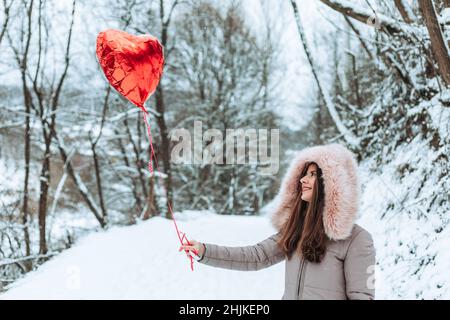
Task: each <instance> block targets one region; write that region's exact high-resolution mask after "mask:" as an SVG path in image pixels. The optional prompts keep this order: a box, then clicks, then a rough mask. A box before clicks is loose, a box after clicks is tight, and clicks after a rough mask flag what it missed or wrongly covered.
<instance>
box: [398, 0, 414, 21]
mask: <svg viewBox="0 0 450 320" xmlns="http://www.w3.org/2000/svg"><path fill="white" fill-rule="evenodd" d="M394 2H395V6H396V7H397V9H398V11H399V12H400V14H401V16H402V18H403V20H404V21H405V22H406V23H411V22H412V17H410V16H409V14H408V10H407V9H406V6H407V5H408V4H405V3H403V0H395V1H394Z"/></svg>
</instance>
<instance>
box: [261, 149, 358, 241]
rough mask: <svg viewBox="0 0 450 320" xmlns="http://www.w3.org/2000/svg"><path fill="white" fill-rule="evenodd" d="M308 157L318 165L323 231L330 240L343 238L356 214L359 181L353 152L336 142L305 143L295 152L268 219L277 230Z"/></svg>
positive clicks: (282, 222) (294, 194)
mask: <svg viewBox="0 0 450 320" xmlns="http://www.w3.org/2000/svg"><path fill="white" fill-rule="evenodd" d="M308 161H314V162H316V163H317V165H318V166H319V167H320V168H321V169H322V175H323V181H324V192H325V204H324V214H323V224H324V228H325V233H326V234H327V236H328V237H329V238H330V239H332V240H343V239H345V238H347V237H348V236H349V235H350V234H351V231H352V228H353V224H354V221H355V220H356V218H357V216H358V209H359V197H360V185H359V178H358V164H357V162H356V159H355V157H354V155H353V153H352V152H351V151H349V150H348V149H347V148H345V147H344V146H342V145H340V144H337V143H332V144H327V145H318V146H313V147H308V148H305V149H303V150H301V151H298V152H297V153H296V154H295V156H294V159H293V160H292V161H291V164H290V165H289V168H288V170H287V172H286V175H285V176H284V178H283V180H282V182H281V187H280V191H279V193H278V195H277V197H276V200H277V201H276V203H277V204H276V206H275V210H274V212H273V213H272V215H271V217H270V219H271V223H272V225H273V226H274V227H275V228H276V229H277V230H280V229H281V227H282V226H283V224H284V223H285V222H286V221H287V219H288V217H289V214H290V211H289V207H290V205H291V204H293V201H294V199H295V197H296V195H297V193H298V191H297V187H298V182H299V180H300V174H301V172H302V170H303V167H304V166H305V163H306V162H308Z"/></svg>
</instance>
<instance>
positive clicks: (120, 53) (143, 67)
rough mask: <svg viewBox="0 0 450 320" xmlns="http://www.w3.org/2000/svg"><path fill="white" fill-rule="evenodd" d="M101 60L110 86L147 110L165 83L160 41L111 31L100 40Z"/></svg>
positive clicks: (106, 31) (98, 41) (100, 34)
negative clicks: (151, 100) (155, 93)
mask: <svg viewBox="0 0 450 320" xmlns="http://www.w3.org/2000/svg"><path fill="white" fill-rule="evenodd" d="M97 58H98V61H99V62H100V65H101V66H102V69H103V72H104V73H105V76H106V79H108V81H109V83H110V84H111V85H112V86H113V87H114V89H116V90H117V91H119V93H120V94H122V95H123V96H124V97H125V98H127V99H128V100H129V101H131V102H132V103H134V104H135V105H136V106H138V107H139V108H141V109H142V110H144V111H145V112H147V111H146V109H145V107H144V103H145V101H146V100H147V99H148V97H149V96H150V95H151V94H153V92H154V91H155V89H156V87H157V86H158V83H159V80H160V79H161V75H162V71H163V64H164V54H163V47H162V45H161V44H160V43H159V41H158V39H156V38H155V37H153V36H150V35H142V36H134V35H131V34H128V33H126V32H124V31H120V30H114V29H108V30H105V31H103V32H100V33H99V35H98V36H97Z"/></svg>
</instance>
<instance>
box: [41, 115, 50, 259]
mask: <svg viewBox="0 0 450 320" xmlns="http://www.w3.org/2000/svg"><path fill="white" fill-rule="evenodd" d="M43 125H44V124H43ZM44 130H45V129H44ZM44 135H46V134H44ZM50 143H51V138H50V139H48V138H47V139H46V141H45V152H44V160H43V162H42V169H41V175H40V178H39V179H40V193H39V253H40V254H46V253H47V241H46V232H45V229H46V218H47V195H48V189H49V185H50V156H51V153H50Z"/></svg>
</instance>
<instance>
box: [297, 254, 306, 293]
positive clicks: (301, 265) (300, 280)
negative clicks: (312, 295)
mask: <svg viewBox="0 0 450 320" xmlns="http://www.w3.org/2000/svg"><path fill="white" fill-rule="evenodd" d="M305 264H306V261H305V259H304V258H301V263H300V275H299V278H298V282H297V283H298V288H297V299H300V295H301V292H302V291H303V278H304V277H303V270H304V268H305Z"/></svg>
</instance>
